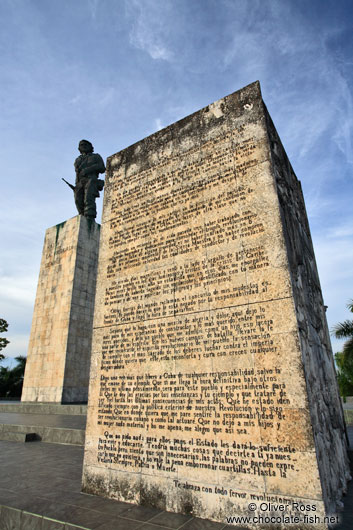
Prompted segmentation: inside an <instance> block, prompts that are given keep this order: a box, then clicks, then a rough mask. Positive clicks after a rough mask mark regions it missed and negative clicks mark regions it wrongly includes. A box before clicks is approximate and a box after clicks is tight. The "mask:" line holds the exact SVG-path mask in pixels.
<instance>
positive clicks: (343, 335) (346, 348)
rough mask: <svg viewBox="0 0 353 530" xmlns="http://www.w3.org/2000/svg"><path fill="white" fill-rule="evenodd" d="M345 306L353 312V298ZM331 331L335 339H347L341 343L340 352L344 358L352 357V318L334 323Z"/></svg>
mask: <svg viewBox="0 0 353 530" xmlns="http://www.w3.org/2000/svg"><path fill="white" fill-rule="evenodd" d="M347 307H348V309H349V311H350V312H351V313H353V300H351V301H350V302H349V303H348V304H347ZM332 333H333V335H334V336H335V337H336V339H348V340H347V341H346V342H345V343H344V345H343V350H342V354H343V357H345V359H349V358H351V359H353V320H345V321H344V322H342V323H338V324H336V326H334V327H333V328H332Z"/></svg>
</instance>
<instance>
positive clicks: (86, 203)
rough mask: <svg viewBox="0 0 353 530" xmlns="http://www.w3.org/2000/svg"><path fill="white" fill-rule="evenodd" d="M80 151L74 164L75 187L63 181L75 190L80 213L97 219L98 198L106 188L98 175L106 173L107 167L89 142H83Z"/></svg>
mask: <svg viewBox="0 0 353 530" xmlns="http://www.w3.org/2000/svg"><path fill="white" fill-rule="evenodd" d="M78 150H79V151H80V153H81V154H80V156H78V157H77V158H76V160H75V164H74V166H75V171H76V183H75V186H72V185H71V184H69V183H68V182H67V181H66V180H65V179H63V180H64V181H65V182H66V183H67V184H68V185H69V186H70V188H72V189H73V192H74V196H75V204H76V208H77V210H78V213H79V214H80V215H84V216H85V217H87V219H95V218H96V216H97V208H96V198H97V197H99V192H100V191H102V189H103V186H104V180H101V179H99V178H98V175H99V173H104V172H105V165H104V162H103V159H102V157H101V156H100V155H99V154H98V153H94V152H93V145H92V144H91V142H89V141H88V140H81V141H80V143H79V144H78Z"/></svg>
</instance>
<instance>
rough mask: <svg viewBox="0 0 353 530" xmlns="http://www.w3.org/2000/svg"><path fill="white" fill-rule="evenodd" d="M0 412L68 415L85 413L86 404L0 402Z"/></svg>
mask: <svg viewBox="0 0 353 530" xmlns="http://www.w3.org/2000/svg"><path fill="white" fill-rule="evenodd" d="M2 412H14V413H19V414H67V415H70V416H76V415H83V416H85V415H86V414H87V405H74V404H70V405H61V404H60V403H24V402H20V401H16V402H12V403H11V402H1V401H0V414H1V413H2Z"/></svg>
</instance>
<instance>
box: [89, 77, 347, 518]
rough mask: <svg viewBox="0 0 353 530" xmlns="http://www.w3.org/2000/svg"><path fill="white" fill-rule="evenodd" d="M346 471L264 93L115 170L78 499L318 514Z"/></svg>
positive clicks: (308, 258) (325, 344)
mask: <svg viewBox="0 0 353 530" xmlns="http://www.w3.org/2000/svg"><path fill="white" fill-rule="evenodd" d="M307 288H308V289H307ZM304 290H305V292H303V291H304ZM328 385H330V388H329V387H328ZM318 392H321V393H322V397H321V395H318ZM327 432H329V433H330V434H327ZM326 453H327V455H328V458H327V459H326V457H325V454H326ZM346 466H347V455H346V441H345V433H344V421H343V416H342V410H341V408H340V404H339V399H338V392H337V385H336V382H335V375H334V367H333V362H332V353H331V351H330V345H329V338H328V332H327V325H326V320H325V316H324V308H323V303H322V297H321V291H320V285H319V281H318V277H317V271H316V265H315V259H314V254H313V250H312V244H311V239H310V232H309V228H308V223H307V218H306V214H305V207H304V202H303V198H302V194H301V190H300V184H299V182H298V181H297V179H296V177H295V175H294V173H293V171H292V169H291V167H290V164H289V162H288V160H287V157H286V156H285V153H284V150H283V148H282V146H281V144H280V141H279V139H278V136H277V134H276V132H275V129H274V127H273V125H272V123H271V120H270V118H269V116H268V113H267V111H266V108H265V106H264V104H263V101H262V98H261V93H260V87H259V84H258V83H254V84H252V85H249V86H248V87H245V88H244V89H242V90H239V91H238V92H235V93H234V94H231V95H230V96H228V97H226V98H223V99H221V100H219V101H217V102H215V103H213V104H212V105H209V106H208V107H206V108H204V109H202V110H200V111H199V112H196V113H195V114H193V115H191V116H188V117H187V118H185V119H184V120H181V121H179V122H177V123H175V124H173V125H171V126H169V127H167V128H166V129H163V130H162V131H159V132H158V133H156V134H154V135H152V136H150V137H148V138H145V139H144V140H142V141H141V142H138V143H137V144H135V145H133V146H131V147H129V148H127V149H125V150H123V151H121V152H119V153H117V154H115V155H113V156H111V157H110V158H109V159H108V164H107V178H106V188H105V197H104V207H103V222H102V234H101V248H100V256H99V266H98V278H97V293H96V305H95V317H94V332H93V347H92V364H91V379H90V394H89V403H88V419H87V431H86V447H85V460H84V474H83V490H84V491H86V492H89V493H95V494H100V495H105V496H108V497H112V498H116V499H119V500H124V501H128V502H132V503H137V504H147V505H151V506H156V507H158V508H161V509H165V510H168V511H174V512H181V513H192V514H193V515H195V516H198V517H202V518H205V519H211V520H215V521H220V522H225V518H226V517H229V516H231V515H237V514H247V513H250V512H249V508H248V507H249V503H251V502H254V500H256V501H259V500H271V502H275V503H276V502H277V503H280V502H282V503H284V504H286V505H288V506H293V503H302V504H304V505H307V504H308V503H312V504H314V505H315V507H316V513H317V514H318V515H320V516H322V517H323V516H324V513H325V511H326V512H332V511H334V510H335V507H336V502H337V500H338V499H339V498H340V496H341V494H342V490H343V489H344V488H345V484H346V480H347V476H348V473H347V471H346V469H348V468H347V467H346ZM304 527H305V526H302V528H304ZM310 528H313V526H312V525H311V526H310ZM316 528H326V526H325V524H324V523H322V524H321V523H320V524H318V525H316Z"/></svg>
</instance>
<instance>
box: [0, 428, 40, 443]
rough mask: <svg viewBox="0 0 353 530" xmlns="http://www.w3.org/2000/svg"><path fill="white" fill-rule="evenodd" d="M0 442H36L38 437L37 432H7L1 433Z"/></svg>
mask: <svg viewBox="0 0 353 530" xmlns="http://www.w3.org/2000/svg"><path fill="white" fill-rule="evenodd" d="M0 440H3V441H6V442H36V441H37V440H38V436H37V434H36V433H35V432H16V431H11V430H9V431H6V432H3V433H1V432H0Z"/></svg>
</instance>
